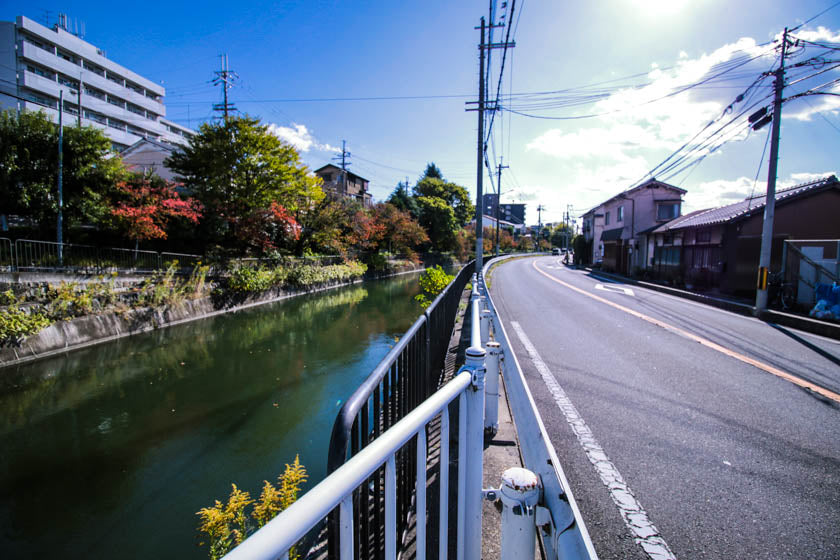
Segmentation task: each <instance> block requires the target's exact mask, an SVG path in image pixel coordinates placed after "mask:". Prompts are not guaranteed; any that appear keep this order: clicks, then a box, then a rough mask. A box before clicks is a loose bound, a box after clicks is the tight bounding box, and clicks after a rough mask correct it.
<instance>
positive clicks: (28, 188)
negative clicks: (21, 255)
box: [0, 111, 126, 233]
mask: <svg viewBox="0 0 840 560" xmlns="http://www.w3.org/2000/svg"><path fill="white" fill-rule="evenodd" d="M62 151H63V173H62V191H63V197H62V198H63V217H64V224H65V227H66V228H70V227H72V226H75V225H80V224H93V225H99V224H101V223H102V222H103V221H104V220H107V219H108V218H109V216H110V207H109V205H108V200H109V198H110V195H111V194H113V192H114V189H115V188H116V185H117V182H118V181H120V180H122V179H123V178H124V177H125V174H126V171H125V168H124V167H123V165H122V163H121V161H120V160H119V158H115V157H112V156H113V152H112V150H111V141H110V140H109V139H108V137H106V136H105V134H104V133H103V132H102V131H101V130H99V129H97V128H94V127H81V128H80V127H72V126H66V127H64V138H63V142H62ZM0 213H2V214H4V215H5V214H6V213H9V214H12V213H14V214H21V215H24V216H28V217H29V218H31V219H33V220H34V221H35V222H36V223H37V224H38V226H39V227H40V229H41V230H42V232H44V233H46V232H49V231H54V228H55V224H56V218H57V215H58V125H57V124H56V123H53V122H52V121H51V120H50V118H49V117H48V116H47V115H46V113H44V112H43V111H38V112H32V111H22V112H20V114H17V113H16V112H15V111H5V112H3V113H2V114H0ZM0 221H3V220H0Z"/></svg>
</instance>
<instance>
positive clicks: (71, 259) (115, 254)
mask: <svg viewBox="0 0 840 560" xmlns="http://www.w3.org/2000/svg"><path fill="white" fill-rule="evenodd" d="M201 258H202V257H201V255H190V254H185V253H158V252H156V251H144V250H139V249H124V248H118V247H97V246H94V245H77V244H74V243H56V242H53V241H36V240H31V239H18V240H16V241H15V242H14V243H12V241H11V240H9V239H6V238H3V239H0V270H2V271H7V272H56V271H72V272H78V273H83V274H102V273H106V272H111V271H131V272H137V273H151V272H154V271H157V270H162V269H166V268H168V267H169V266H170V265H172V264H174V263H176V262H177V267H178V269H179V271H180V272H189V271H191V270H192V269H193V268H194V267H195V266H196V265H197V264H198V263H199V261H201Z"/></svg>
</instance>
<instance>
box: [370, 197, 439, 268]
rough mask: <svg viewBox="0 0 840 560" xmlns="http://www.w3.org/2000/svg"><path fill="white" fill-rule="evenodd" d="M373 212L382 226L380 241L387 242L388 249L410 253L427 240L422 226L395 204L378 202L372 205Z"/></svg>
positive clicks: (427, 237)
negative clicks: (381, 238)
mask: <svg viewBox="0 0 840 560" xmlns="http://www.w3.org/2000/svg"><path fill="white" fill-rule="evenodd" d="M412 200H413V199H412ZM373 212H374V214H375V215H376V220H377V222H379V223H380V224H382V226H383V228H384V236H383V240H382V243H383V245H384V244H387V246H388V250H389V251H392V252H396V253H405V254H408V255H412V254H414V249H416V248H417V247H418V246H419V245H421V244H422V243H427V242H428V241H429V236H428V235H427V234H426V231H425V230H424V229H423V227H422V226H421V225H420V224H419V223H418V222H417V221H416V220H415V219H414V218H412V217H411V215H410V214H409V213H408V212H403V211H402V210H400V209H399V208H397V207H396V206H395V205H393V204H389V203H387V202H386V203H379V204H377V205H376V206H374V207H373Z"/></svg>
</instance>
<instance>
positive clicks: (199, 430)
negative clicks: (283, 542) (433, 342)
mask: <svg viewBox="0 0 840 560" xmlns="http://www.w3.org/2000/svg"><path fill="white" fill-rule="evenodd" d="M416 278H417V277H416V275H407V276H401V277H397V278H394V279H388V280H380V281H375V282H368V283H365V284H361V285H356V286H351V287H347V288H341V289H338V290H333V291H328V292H324V293H322V294H315V295H310V296H304V297H299V298H293V299H290V300H286V301H283V302H278V303H274V304H269V305H264V306H260V307H255V308H251V309H247V310H243V311H239V312H237V313H230V314H226V315H221V316H218V317H213V318H210V319H204V320H199V321H194V322H191V323H187V324H184V325H179V326H175V327H170V328H167V329H163V330H160V331H156V332H153V333H149V334H143V335H137V336H133V337H130V338H125V339H121V340H118V341H115V342H111V343H107V344H102V345H97V346H94V347H91V348H88V349H84V350H79V351H76V352H71V353H68V354H66V355H64V356H60V357H55V358H50V359H46V360H43V361H38V362H35V363H31V364H28V365H23V366H19V367H15V368H4V369H0V527H2V535H0V558H3V559H10V558H48V557H61V558H86V559H87V558H206V557H207V548H206V547H201V548H200V547H199V546H198V543H199V536H198V533H197V531H196V526H197V517H196V515H195V512H197V511H198V510H199V509H200V508H202V507H205V506H208V505H211V504H212V503H213V501H214V500H215V499H217V498H218V499H224V498H225V497H226V496H227V494H228V493H229V492H230V484H231V482H235V483H236V484H237V485H238V486H239V487H240V488H242V489H245V490H248V491H250V492H251V494H252V495H258V494H259V492H260V489H261V487H262V481H263V480H264V479H269V480H273V479H274V478H275V477H276V476H277V474H278V473H280V472H281V471H282V470H283V468H284V464H285V463H289V462H291V461H292V460H293V459H294V457H295V454H296V453H299V454H300V460H301V462H302V463H303V464H304V465H305V466H306V468H307V470H308V471H309V473H310V483H308V484H307V486H306V487H307V488H311V487H312V485H313V484H312V483H314V482H317V481H318V480H320V479H321V478H323V476H324V471H325V466H326V456H327V444H328V441H329V437H330V431H331V429H332V423H333V420H334V419H335V415H336V413H337V412H338V410H339V408H340V406H341V403H342V401H343V399H346V398H347V397H348V396H349V395H350V394H351V393H352V392H353V390H354V389H355V388H356V386H358V384H359V383H360V381H361V380H362V379H364V378H365V377H366V376H367V374H368V373H369V372H370V371H371V370H372V369H373V367H374V366H375V365H376V364H377V363H378V362H379V361H380V360H381V359H382V358H383V357H384V356H385V354H387V352H388V350H389V349H390V348H391V346H392V345H393V344H394V340H395V337H396V336H399V335H401V334H402V333H404V332H405V331H406V330H407V329H408V327H409V326H411V324H412V323H413V322H414V320H415V319H416V318H417V317H418V316H419V314H420V309H419V308H418V306H417V305H416V303H415V302H413V301H412V297H413V295H414V294H415V293H417V281H416Z"/></svg>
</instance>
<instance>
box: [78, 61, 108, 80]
mask: <svg viewBox="0 0 840 560" xmlns="http://www.w3.org/2000/svg"><path fill="white" fill-rule="evenodd" d="M82 67H84V69H85V70H90V71H91V72H93V73H94V74H97V75H98V76H102V77H104V76H105V70H103V69H102V68H100V67H99V66H97V65H96V64H91V63H90V62H88V61H86V60H85V61H83V62H82Z"/></svg>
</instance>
